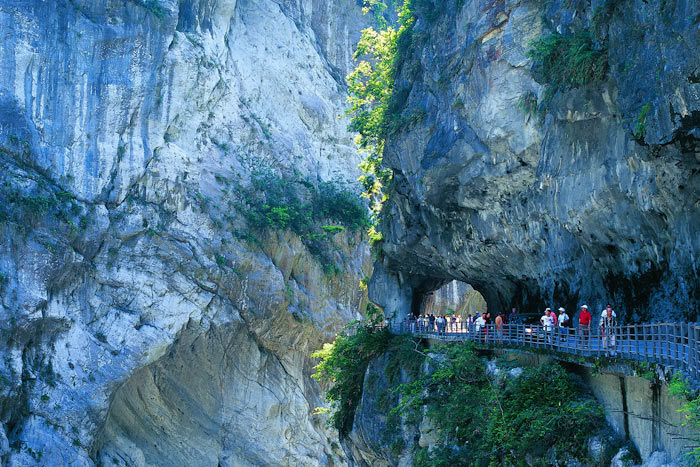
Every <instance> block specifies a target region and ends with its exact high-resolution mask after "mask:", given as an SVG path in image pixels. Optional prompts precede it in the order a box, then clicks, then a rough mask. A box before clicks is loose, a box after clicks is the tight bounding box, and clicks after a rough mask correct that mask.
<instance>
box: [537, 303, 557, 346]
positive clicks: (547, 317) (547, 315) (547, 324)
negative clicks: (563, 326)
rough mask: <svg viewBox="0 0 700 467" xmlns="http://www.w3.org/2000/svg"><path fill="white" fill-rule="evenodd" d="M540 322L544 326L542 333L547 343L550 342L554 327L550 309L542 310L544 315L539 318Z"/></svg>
mask: <svg viewBox="0 0 700 467" xmlns="http://www.w3.org/2000/svg"><path fill="white" fill-rule="evenodd" d="M540 323H542V326H543V327H544V335H545V339H546V342H547V344H551V343H552V328H553V327H554V319H553V318H552V309H551V308H547V309H546V310H544V315H543V316H542V317H541V318H540Z"/></svg>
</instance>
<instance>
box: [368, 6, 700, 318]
mask: <svg viewBox="0 0 700 467" xmlns="http://www.w3.org/2000/svg"><path fill="white" fill-rule="evenodd" d="M417 5H418V6H417V7H416V16H417V20H416V23H415V26H414V28H413V33H412V37H411V41H410V44H411V46H410V47H409V48H407V50H406V51H405V55H404V58H403V61H402V62H401V64H400V66H399V68H398V75H397V79H396V84H395V86H396V87H395V90H394V98H395V103H396V106H397V108H398V109H399V112H400V115H398V116H397V118H403V119H404V120H405V121H409V122H412V123H409V124H406V125H404V126H403V127H401V128H399V129H398V130H396V131H395V132H393V133H392V134H390V135H389V136H388V139H387V143H386V148H385V152H384V164H385V166H386V167H388V168H390V169H392V170H393V172H394V178H393V182H392V185H391V187H390V190H389V201H388V202H387V203H386V205H385V207H384V216H383V223H382V225H381V231H382V233H383V236H384V242H383V244H382V247H381V249H382V252H383V259H382V260H381V261H380V262H379V263H378V264H377V266H376V267H375V271H376V272H375V274H374V276H373V278H372V280H371V281H370V290H369V291H370V296H371V297H372V299H373V300H375V301H376V302H377V303H379V304H381V305H382V306H385V307H386V309H387V310H388V311H389V313H390V314H391V313H393V312H397V313H398V314H399V316H404V315H405V314H406V313H408V312H409V311H410V310H411V303H412V302H413V301H414V299H416V298H418V299H420V297H421V295H422V294H423V293H425V292H430V291H432V290H435V289H436V288H437V287H439V286H440V285H442V284H443V283H445V282H447V281H449V280H452V279H457V280H461V281H464V282H466V283H469V284H471V285H473V286H474V287H475V288H476V289H477V290H478V291H479V292H481V293H482V295H483V296H484V298H485V299H486V301H487V302H488V305H489V310H491V311H492V312H493V311H496V310H507V309H510V307H511V306H518V307H522V308H523V311H526V312H530V311H537V310H539V311H541V310H542V309H543V307H545V306H557V307H558V306H564V307H565V308H567V309H568V310H573V309H577V305H581V304H583V303H587V304H588V305H589V306H591V307H592V309H601V308H602V307H603V306H604V305H605V304H606V303H608V302H612V303H613V304H614V306H615V308H616V310H617V312H618V315H619V316H621V317H622V319H623V320H624V321H628V322H629V321H637V320H695V319H697V303H698V299H699V298H700V295H699V294H700V287H699V285H698V284H699V280H698V275H697V270H698V265H699V263H698V256H699V252H700V232H699V231H698V229H696V228H695V226H696V225H698V222H699V221H700V207H699V205H698V201H699V200H700V178H699V177H700V146H698V141H699V138H700V135H698V133H697V132H698V129H697V128H698V120H697V115H698V111H699V110H700V84H698V81H697V79H696V73H697V71H696V70H697V69H698V66H700V56H699V55H698V54H697V49H698V45H699V44H698V37H699V36H698V34H697V31H698V28H699V27H700V25H699V24H698V19H697V18H698V14H700V5H698V4H697V2H690V1H683V0H678V1H668V2H645V1H643V0H620V1H606V2H602V1H575V2H569V1H558V0H553V1H548V2H541V1H535V0H521V1H510V0H505V1H490V0H489V1H487V0H464V1H454V0H450V1H445V2H438V1H432V0H426V1H424V2H420V3H418V4H417ZM596 12H603V16H602V18H603V19H602V21H599V20H598V19H596V21H594V15H595V13H596ZM598 18H600V17H598ZM594 28H598V30H597V31H598V32H596V36H595V37H597V38H599V39H596V40H597V41H601V44H599V46H600V47H603V45H604V44H606V45H607V50H608V52H607V59H608V64H609V69H608V72H607V74H606V76H605V79H604V80H603V81H602V82H594V83H591V84H588V85H585V86H581V87H574V88H560V90H559V91H558V92H556V93H554V94H553V95H551V94H548V93H547V85H546V83H545V82H544V80H543V79H542V78H541V77H540V76H539V75H538V74H537V73H536V71H537V70H533V62H532V60H531V59H530V58H529V57H528V56H527V51H528V50H529V48H530V45H529V44H530V42H531V41H533V40H534V39H537V38H539V37H544V36H546V35H548V34H551V33H554V32H558V33H561V34H570V33H574V32H576V31H582V30H587V31H591V30H592V29H594ZM538 79H539V80H540V81H539V82H538V81H537V80H538ZM524 96H525V97H527V96H535V97H536V99H537V101H538V103H539V104H540V108H539V110H540V111H541V114H540V115H542V119H540V118H539V116H538V115H537V112H535V114H534V115H531V114H528V113H527V112H525V111H523V110H521V109H520V108H519V105H518V104H519V102H520V101H521V98H523V97H524ZM550 97H551V100H549V99H550ZM547 101H549V103H548V104H546V102H547ZM647 104H648V105H647ZM545 107H546V108H545ZM645 107H646V108H647V112H646V113H645V112H644V108H645ZM640 122H641V123H642V124H643V125H642V127H643V128H642V129H643V130H644V131H643V137H635V134H634V133H635V132H636V131H637V130H638V129H639V125H640Z"/></svg>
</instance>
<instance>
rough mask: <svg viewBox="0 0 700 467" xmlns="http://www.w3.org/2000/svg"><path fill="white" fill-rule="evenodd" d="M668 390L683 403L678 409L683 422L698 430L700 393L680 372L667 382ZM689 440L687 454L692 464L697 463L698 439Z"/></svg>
mask: <svg viewBox="0 0 700 467" xmlns="http://www.w3.org/2000/svg"><path fill="white" fill-rule="evenodd" d="M668 392H669V393H670V394H671V395H672V396H674V397H676V398H678V399H680V400H682V401H683V405H682V407H681V409H680V410H679V411H680V412H681V413H683V415H684V416H685V422H684V423H683V424H684V425H688V426H691V427H693V428H694V429H696V430H698V431H699V432H700V395H698V391H694V390H692V389H691V387H690V385H689V384H688V383H687V382H686V380H685V378H684V377H683V375H682V374H681V373H676V374H674V375H673V378H672V379H671V382H670V383H669V387H668ZM691 441H692V443H691V445H690V448H691V449H690V451H689V452H688V453H687V456H688V458H689V459H691V460H692V465H699V464H700V439H693V440H691Z"/></svg>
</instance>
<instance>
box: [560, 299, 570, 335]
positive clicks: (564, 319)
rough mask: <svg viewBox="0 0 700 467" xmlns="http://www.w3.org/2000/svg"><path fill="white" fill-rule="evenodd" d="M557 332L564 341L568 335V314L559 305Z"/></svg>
mask: <svg viewBox="0 0 700 467" xmlns="http://www.w3.org/2000/svg"><path fill="white" fill-rule="evenodd" d="M558 323H559V334H561V336H562V339H563V340H564V343H566V341H567V339H568V336H569V329H568V327H569V324H570V321H569V315H567V314H566V310H565V309H564V307H562V306H560V307H559V320H558Z"/></svg>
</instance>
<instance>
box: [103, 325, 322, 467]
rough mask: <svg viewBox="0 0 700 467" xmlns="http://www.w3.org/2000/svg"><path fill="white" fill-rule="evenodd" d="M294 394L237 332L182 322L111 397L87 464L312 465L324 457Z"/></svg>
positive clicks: (298, 388) (292, 383)
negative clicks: (164, 348) (171, 340)
mask: <svg viewBox="0 0 700 467" xmlns="http://www.w3.org/2000/svg"><path fill="white" fill-rule="evenodd" d="M298 376H300V377H301V376H302V375H298ZM302 378H303V377H302ZM303 388H304V383H303V381H298V380H297V378H296V377H295V376H292V375H291V374H289V373H287V371H286V370H285V368H284V367H283V364H282V362H281V361H280V360H279V359H278V358H277V357H276V356H275V355H273V354H272V353H271V352H269V351H267V350H265V349H262V348H259V347H258V344H257V343H256V342H255V341H254V340H253V338H252V337H251V336H250V335H249V334H248V332H247V330H246V327H245V325H244V324H242V323H234V324H229V325H226V326H221V327H218V326H213V325H212V326H211V327H209V328H208V329H203V328H202V327H201V326H200V325H199V324H195V323H193V322H190V323H189V324H188V325H187V326H186V328H185V329H183V331H182V332H181V335H180V337H179V338H178V339H177V341H176V342H175V344H173V346H172V348H171V349H170V351H169V352H168V353H166V354H165V355H164V356H163V357H162V358H160V359H159V360H158V361H156V362H154V363H152V364H150V365H148V366H146V367H144V368H141V369H139V370H138V371H136V372H135V373H134V374H133V376H132V377H131V378H129V380H127V382H126V383H125V384H123V385H122V386H121V387H120V388H119V389H118V390H117V391H116V392H115V394H114V396H113V399H112V403H111V405H110V409H109V413H108V415H107V419H106V421H105V424H104V426H103V428H102V430H101V432H100V434H99V436H98V437H97V441H96V443H95V446H94V447H93V458H94V459H95V460H96V461H98V462H102V464H104V465H113V464H114V465H129V466H133V465H139V466H140V465H159V466H165V465H168V466H175V465H178V466H179V465H212V466H213V465H291V464H294V465H318V459H326V458H328V456H329V454H326V453H329V452H330V451H331V449H330V448H329V447H328V446H327V445H326V444H327V443H329V441H328V439H327V436H325V437H323V438H322V437H321V435H320V434H319V433H318V432H317V431H316V430H317V429H319V430H320V429H322V428H320V427H319V426H317V425H318V424H317V423H315V421H314V419H313V418H312V415H311V409H312V406H311V405H310V402H309V401H308V400H307V398H313V397H315V395H314V394H313V393H310V394H306V393H305V390H304V389H303ZM281 440H286V442H284V441H282V442H280V441H281Z"/></svg>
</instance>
